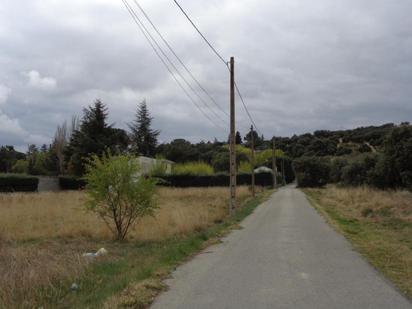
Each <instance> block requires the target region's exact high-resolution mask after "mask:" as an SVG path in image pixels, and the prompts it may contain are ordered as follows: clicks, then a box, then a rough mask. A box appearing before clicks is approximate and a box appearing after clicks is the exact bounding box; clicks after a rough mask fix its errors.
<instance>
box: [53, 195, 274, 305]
mask: <svg viewBox="0 0 412 309" xmlns="http://www.w3.org/2000/svg"><path fill="white" fill-rule="evenodd" d="M271 192H272V191H266V192H264V193H262V194H260V195H258V196H257V197H256V198H254V199H249V200H248V201H246V202H245V203H244V205H242V207H240V208H239V209H238V211H237V212H236V214H235V215H234V216H232V217H231V218H228V219H227V220H225V221H223V222H221V223H218V224H215V225H213V226H211V227H209V228H207V229H205V230H203V231H199V232H195V233H193V234H191V235H189V236H185V237H183V236H182V237H175V238H172V239H167V240H164V241H161V242H151V243H135V242H124V243H117V244H113V246H114V248H112V249H111V252H113V250H114V252H115V253H114V254H115V256H112V253H110V255H109V256H110V257H108V258H107V259H106V258H104V259H102V260H100V261H97V262H95V263H92V264H91V265H90V266H89V267H88V269H87V271H86V273H85V274H84V275H83V276H82V278H81V279H80V280H79V282H78V284H79V289H78V290H77V291H74V292H70V293H68V294H67V295H66V297H64V298H62V299H60V300H56V299H53V300H50V301H51V302H50V303H49V304H48V305H49V306H51V307H62V308H98V307H102V306H103V307H104V306H105V307H106V308H113V307H126V308H146V307H147V306H148V305H149V304H150V303H151V302H152V301H153V298H154V297H155V296H156V295H157V294H158V293H159V292H160V291H161V290H163V289H164V286H163V284H162V280H163V279H164V278H165V277H167V276H168V275H169V274H170V273H171V271H173V270H174V269H175V268H176V267H177V266H178V265H179V264H180V263H182V262H184V261H185V260H187V259H188V258H190V257H191V256H193V255H194V254H195V253H197V252H199V251H200V250H201V249H203V248H205V247H206V246H208V245H210V244H212V243H215V242H216V241H217V240H218V239H219V238H220V237H222V236H223V235H225V234H226V233H228V232H229V231H230V230H231V229H233V228H235V227H237V226H238V223H239V222H241V221H242V220H243V219H244V218H245V217H247V216H248V215H249V214H251V213H252V212H253V210H254V209H255V208H256V207H257V206H258V205H259V204H260V203H262V201H263V200H264V199H266V198H267V197H268V196H269V195H270V193H271ZM46 307H48V306H46Z"/></svg>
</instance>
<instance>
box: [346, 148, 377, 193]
mask: <svg viewBox="0 0 412 309" xmlns="http://www.w3.org/2000/svg"><path fill="white" fill-rule="evenodd" d="M377 160H378V157H377V155H374V154H366V155H361V156H358V157H357V158H355V159H354V160H352V161H351V162H349V164H348V165H346V166H345V167H343V168H342V177H341V181H342V183H343V184H345V185H349V186H360V185H362V184H373V181H372V177H373V176H372V173H373V170H374V168H375V166H376V162H377Z"/></svg>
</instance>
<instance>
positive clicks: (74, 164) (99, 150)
mask: <svg viewBox="0 0 412 309" xmlns="http://www.w3.org/2000/svg"><path fill="white" fill-rule="evenodd" d="M107 118H108V110H107V107H106V106H105V105H104V104H103V103H102V102H101V101H100V100H96V102H95V103H94V104H93V105H92V106H89V107H88V108H86V109H84V110H83V118H82V121H81V124H80V128H79V129H78V130H75V131H74V132H73V134H72V136H71V138H70V143H69V145H68V146H67V147H66V149H65V157H66V160H65V161H66V162H67V163H68V171H69V172H70V173H73V174H75V175H83V173H84V164H85V161H86V159H87V158H90V156H91V155H93V154H95V155H98V156H100V155H102V154H103V153H104V152H105V151H110V152H112V153H122V152H124V151H125V150H126V149H127V146H128V137H127V134H126V133H125V132H124V131H123V130H121V129H115V128H112V126H111V125H109V124H108V123H107Z"/></svg>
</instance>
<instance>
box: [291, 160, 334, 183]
mask: <svg viewBox="0 0 412 309" xmlns="http://www.w3.org/2000/svg"><path fill="white" fill-rule="evenodd" d="M293 166H294V169H295V173H296V179H297V181H298V186H299V187H302V188H304V187H322V186H324V185H326V183H327V182H328V180H329V171H330V168H329V164H328V162H327V161H326V159H322V158H319V157H302V158H299V159H296V160H295V161H294V162H293Z"/></svg>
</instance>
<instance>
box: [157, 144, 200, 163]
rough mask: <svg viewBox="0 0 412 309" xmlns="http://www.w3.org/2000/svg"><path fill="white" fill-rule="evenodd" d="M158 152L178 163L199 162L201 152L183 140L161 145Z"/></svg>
mask: <svg viewBox="0 0 412 309" xmlns="http://www.w3.org/2000/svg"><path fill="white" fill-rule="evenodd" d="M157 152H158V153H159V154H162V155H163V156H164V157H165V158H167V159H168V160H171V161H174V162H177V163H183V162H189V161H198V160H199V151H198V150H197V149H196V148H195V147H194V145H192V144H191V143H190V142H189V141H186V140H184V139H181V138H180V139H175V140H173V141H172V142H170V143H169V144H163V145H160V146H159V148H158V151H157Z"/></svg>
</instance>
